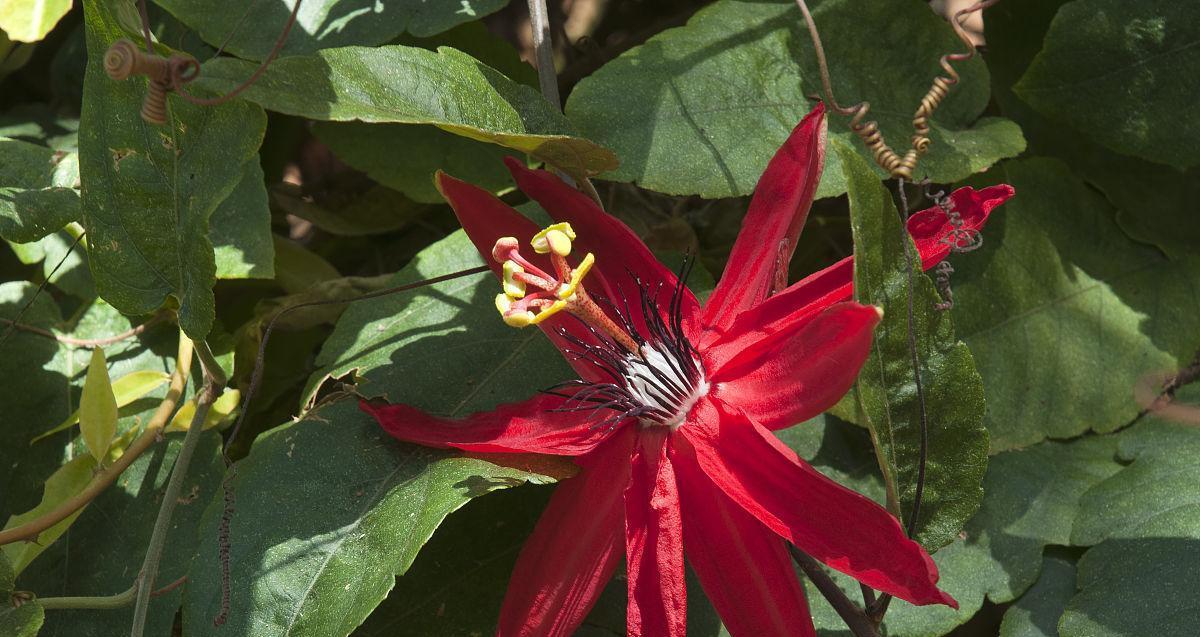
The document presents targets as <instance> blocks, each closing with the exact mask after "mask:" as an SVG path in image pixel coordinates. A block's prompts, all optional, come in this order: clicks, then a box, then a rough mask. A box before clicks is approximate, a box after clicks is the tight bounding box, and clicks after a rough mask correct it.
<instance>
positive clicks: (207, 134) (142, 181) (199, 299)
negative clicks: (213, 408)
mask: <svg viewBox="0 0 1200 637" xmlns="http://www.w3.org/2000/svg"><path fill="white" fill-rule="evenodd" d="M84 18H85V25H86V32H87V33H86V35H87V50H88V60H89V61H88V66H87V72H86V75H85V77H84V96H83V104H84V106H83V113H82V115H81V117H80V131H81V133H80V136H79V152H80V162H79V170H80V177H81V179H82V181H83V184H84V187H83V193H82V201H81V204H82V207H83V223H84V227H85V228H86V229H87V231H88V256H89V257H90V259H91V269H92V273H93V276H94V277H95V280H96V289H97V290H98V291H99V292H100V296H102V297H104V299H105V300H107V301H108V302H109V303H111V304H112V305H113V306H114V307H116V308H117V309H119V310H121V311H122V312H126V313H129V314H144V313H147V312H150V311H153V310H154V309H156V308H158V307H159V306H160V305H162V303H163V302H164V301H165V300H166V298H167V297H168V296H176V297H178V298H179V304H180V305H179V324H180V326H181V327H183V329H184V331H185V332H187V333H188V335H189V336H191V337H192V338H203V337H204V336H206V335H207V334H208V332H209V330H210V329H211V327H212V323H213V320H214V316H215V308H214V301H213V293H212V286H213V283H214V281H215V277H216V263H215V260H214V257H213V245H212V243H211V242H210V240H209V238H208V234H209V217H210V216H211V215H212V214H213V211H214V210H216V208H217V206H218V205H219V204H220V203H221V202H222V200H224V199H225V198H226V197H227V196H228V195H229V194H230V193H232V192H233V191H234V189H235V188H236V187H237V185H238V183H239V182H240V181H241V180H242V179H243V166H244V165H245V164H246V162H247V161H249V160H250V159H251V157H252V156H253V155H254V152H255V150H256V149H257V148H258V146H259V144H260V142H261V141H262V136H263V131H264V129H265V127H266V117H265V115H264V114H263V112H262V110H261V109H260V108H258V107H257V106H255V105H253V104H249V103H247V102H244V101H242V100H234V101H232V102H228V103H226V104H223V105H220V106H195V105H192V104H188V103H186V102H184V101H182V100H179V99H176V98H171V99H170V107H169V109H168V111H169V117H168V122H167V124H166V125H164V126H161V127H159V126H153V125H150V124H147V123H146V122H144V121H142V119H141V117H140V114H139V113H140V111H141V103H142V97H143V95H144V94H145V91H146V82H145V80H144V79H142V78H139V77H135V78H131V79H128V80H125V81H122V82H117V81H113V80H111V79H109V77H108V76H107V75H106V74H105V72H104V68H103V57H104V52H105V50H106V49H107V48H108V45H109V44H111V43H112V42H113V41H115V40H116V39H118V38H121V37H125V36H126V33H125V31H124V30H123V29H122V26H121V23H120V21H119V20H118V18H117V16H116V15H114V14H113V13H111V12H110V6H109V5H108V4H107V3H103V2H99V1H98V0H87V1H85V2H84Z"/></svg>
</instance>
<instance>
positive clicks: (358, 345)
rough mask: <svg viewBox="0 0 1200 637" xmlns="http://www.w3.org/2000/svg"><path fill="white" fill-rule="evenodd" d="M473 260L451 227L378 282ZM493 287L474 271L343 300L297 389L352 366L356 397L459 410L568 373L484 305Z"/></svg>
mask: <svg viewBox="0 0 1200 637" xmlns="http://www.w3.org/2000/svg"><path fill="white" fill-rule="evenodd" d="M481 263H482V261H481V260H480V257H479V253H478V252H477V251H476V250H475V247H474V246H473V245H472V244H471V242H470V240H468V239H467V237H466V234H465V233H463V232H462V231H458V232H455V233H454V234H452V235H450V236H449V237H447V238H446V239H443V240H441V241H439V242H437V243H435V244H433V245H432V246H430V247H429V248H426V249H425V250H424V251H422V252H421V253H420V254H419V255H418V256H417V258H416V259H414V260H413V262H412V263H411V264H410V265H409V266H408V267H406V268H404V269H403V270H401V271H400V272H398V273H397V274H396V276H395V277H394V278H393V279H392V280H391V281H389V283H388V284H389V287H390V286H397V285H403V284H406V283H412V282H415V281H419V280H421V279H425V278H429V277H434V276H438V275H442V274H447V273H450V272H455V271H458V270H463V269H466V268H470V267H474V266H477V265H480V264H481ZM498 289H499V288H498V287H497V283H496V281H495V279H494V278H493V277H491V276H490V275H488V274H475V275H471V276H469V277H464V278H460V279H452V280H450V281H445V282H442V283H438V284H436V285H431V286H428V287H423V288H419V289H416V290H413V291H410V292H402V293H400V294H393V295H391V296H385V297H380V298H377V299H371V300H369V301H362V302H360V303H355V304H353V305H352V306H350V307H349V308H347V309H346V311H345V313H343V314H342V317H341V318H340V319H339V320H338V323H337V327H336V328H335V329H334V331H333V334H331V335H330V336H329V339H328V340H327V341H325V345H324V347H322V348H321V353H320V354H319V355H318V356H317V365H318V370H317V372H316V373H314V374H313V376H312V377H311V378H310V379H309V382H308V388H307V389H306V390H305V392H304V393H305V395H306V396H311V395H312V393H313V392H314V391H315V390H316V388H317V387H318V386H319V384H320V383H321V381H322V380H323V379H325V378H329V377H342V376H344V375H346V374H348V373H350V372H354V373H355V375H356V376H358V377H360V378H361V379H362V384H361V385H360V386H359V388H358V391H360V392H362V393H363V394H364V395H366V396H382V397H385V398H387V399H388V400H391V401H393V402H407V403H410V404H413V405H416V406H418V407H421V408H423V409H427V410H430V411H433V412H435V413H440V414H444V415H448V416H465V415H467V414H469V413H471V412H473V411H477V410H479V409H483V408H486V407H490V406H491V405H494V404H496V403H498V402H512V401H516V400H523V399H525V398H527V397H529V396H531V395H532V394H533V393H534V392H535V391H537V390H539V389H544V388H546V387H549V386H550V385H553V384H554V383H556V382H559V381H561V380H563V379H565V378H571V377H572V376H573V375H574V374H573V373H572V372H571V370H570V367H568V366H567V364H566V362H565V361H564V360H563V359H562V357H561V356H560V355H559V353H558V351H557V350H556V349H555V348H554V346H553V345H551V344H550V341H549V340H547V339H546V337H545V336H543V335H542V333H541V331H540V330H518V329H514V328H512V327H509V326H508V325H505V324H504V322H503V321H501V320H500V317H499V316H498V315H497V314H496V309H495V305H494V303H495V297H496V293H497V292H496V290H498ZM414 370H419V372H414Z"/></svg>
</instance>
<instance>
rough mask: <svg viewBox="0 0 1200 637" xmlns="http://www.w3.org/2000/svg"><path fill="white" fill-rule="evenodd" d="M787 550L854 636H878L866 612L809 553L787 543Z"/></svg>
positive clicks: (877, 631) (876, 629)
mask: <svg viewBox="0 0 1200 637" xmlns="http://www.w3.org/2000/svg"><path fill="white" fill-rule="evenodd" d="M788 551H790V552H791V554H792V559H793V560H795V561H796V565H797V566H799V567H800V570H802V571H804V574H805V575H807V576H808V579H810V580H812V583H813V585H814V586H816V587H817V590H818V591H820V592H821V596H822V597H824V598H825V600H826V601H828V602H829V605H830V606H832V607H833V610H835V611H837V614H838V616H839V617H841V618H842V621H844V622H846V627H848V628H849V629H850V632H852V633H854V635H855V637H879V630H878V628H877V627H876V626H877V625H876V624H875V623H873V622H872V621H871V619H870V618H869V617H867V614H866V613H864V612H863V610H862V609H861V608H859V607H858V606H855V605H854V602H852V601H850V598H849V597H847V596H846V593H845V592H844V591H843V590H842V589H841V588H838V585H837V582H834V581H833V578H832V577H830V576H829V573H826V572H825V569H823V568H821V565H820V564H818V563H817V561H816V560H814V559H813V558H812V556H810V555H809V554H807V553H805V552H804V551H801V550H800V549H798V548H796V547H795V545H793V544H790V543H789V544H788Z"/></svg>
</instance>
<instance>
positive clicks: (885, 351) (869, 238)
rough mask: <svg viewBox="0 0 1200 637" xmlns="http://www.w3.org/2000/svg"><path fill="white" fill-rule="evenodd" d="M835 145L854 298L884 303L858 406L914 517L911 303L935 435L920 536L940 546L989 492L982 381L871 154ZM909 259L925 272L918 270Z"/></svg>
mask: <svg viewBox="0 0 1200 637" xmlns="http://www.w3.org/2000/svg"><path fill="white" fill-rule="evenodd" d="M833 146H834V149H835V151H836V153H835V154H837V155H838V156H839V157H840V158H841V160H842V168H843V169H844V170H845V172H846V182H847V185H848V188H849V191H850V193H849V195H850V225H851V228H852V229H853V230H854V253H855V255H856V256H855V262H854V288H855V296H856V299H857V300H858V302H860V303H863V304H867V305H876V306H878V307H881V308H883V321H882V322H880V324H879V326H878V327H876V328H875V343H874V346H873V350H872V353H871V356H870V358H868V359H867V362H866V363H865V364H864V365H863V370H862V372H861V373H860V374H859V379H858V382H857V384H856V390H855V391H856V395H857V399H858V405H859V407H860V408H861V409H862V410H864V415H865V417H866V419H867V423H868V426H869V427H870V430H871V433H872V437H873V438H874V440H875V441H876V445H877V447H878V452H879V454H880V462H881V464H882V467H883V475H884V479H885V481H886V482H887V483H888V485H889V491H891V490H894V492H892V493H890V494H889V495H890V497H898V498H899V504H900V510H901V511H902V512H903V513H904V515H905V516H908V515H910V512H911V511H912V510H913V502H914V497H915V493H916V488H917V481H918V478H917V475H918V471H919V467H918V465H919V458H920V455H921V449H920V447H921V418H920V408H921V406H920V404H919V403H918V401H917V399H916V391H915V389H916V388H915V378H914V375H913V369H912V359H911V353H910V348H909V337H908V335H909V309H908V308H909V306H910V303H911V307H912V310H911V312H912V314H911V316H912V321H913V323H912V329H913V330H914V333H915V335H916V339H917V350H918V353H919V357H920V361H921V378H922V380H923V386H924V390H925V391H924V393H925V408H926V410H927V412H928V418H927V424H928V434H927V437H928V441H929V445H928V453H927V461H926V465H925V481H924V497H923V498H922V501H921V509H920V518H919V519H918V520H917V522H916V526H915V529H916V532H915V533H914V534H913V535H914V537H916V539H918V540H919V541H920V542H921V543H922V544H923V545H924V546H925V547H926V548H927V549H929V550H935V549H937V548H938V547H940V546H943V545H945V544H947V543H949V542H950V541H951V540H952V539H954V537H955V536H957V535H958V532H959V530H961V529H962V526H963V524H964V523H965V522H966V521H967V520H968V519H969V518H970V517H971V516H972V515H973V514H974V513H975V510H976V509H977V508H978V507H979V502H980V500H981V499H982V497H983V491H982V489H981V482H982V480H983V475H984V471H985V470H986V468H987V450H988V442H987V440H988V436H987V430H985V429H984V428H983V424H982V422H983V386H982V382H981V380H980V378H979V373H978V372H976V371H975V364H974V361H973V360H972V358H971V352H970V350H968V349H967V346H966V345H964V344H963V343H962V342H961V341H959V340H958V339H957V338H956V337H955V335H954V327H953V325H952V324H951V322H950V317H949V315H947V314H946V313H944V312H939V311H938V310H937V309H935V307H934V306H935V305H936V304H937V303H938V302H939V301H940V298H939V297H938V294H937V291H936V290H935V289H934V287H933V282H932V281H930V280H929V278H928V277H926V276H925V275H924V274H922V273H921V272H920V271H919V268H920V263H921V259H920V256H919V255H918V254H917V252H916V248H915V247H913V245H912V242H911V241H910V240H909V239H908V234H907V233H906V232H905V231H904V229H903V226H902V225H901V222H900V218H899V216H898V215H897V212H896V208H895V206H894V205H893V204H892V201H891V197H890V196H888V194H887V191H886V190H885V189H884V188H883V186H881V185H880V184H879V180H878V179H877V178H876V177H875V175H873V174H872V173H871V170H870V168H869V166H868V164H867V162H866V160H864V159H862V158H861V157H859V156H857V155H856V154H855V153H854V152H853V151H852V150H851V149H850V148H849V147H848V146H846V145H845V144H843V143H841V142H837V141H835V142H834V143H833ZM905 251H908V257H909V258H908V259H906V256H905ZM909 262H911V263H912V267H913V268H914V269H917V271H916V272H913V273H911V275H910V273H909V269H908V268H909V265H908V263H909ZM910 285H911V288H910V287H909V286H910ZM910 289H911V294H912V295H913V296H912V299H911V301H910V299H909V294H910Z"/></svg>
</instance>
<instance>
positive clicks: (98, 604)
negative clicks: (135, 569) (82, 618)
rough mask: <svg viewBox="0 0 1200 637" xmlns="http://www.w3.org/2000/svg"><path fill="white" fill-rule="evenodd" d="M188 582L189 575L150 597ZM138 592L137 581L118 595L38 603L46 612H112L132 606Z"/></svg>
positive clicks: (68, 598)
mask: <svg viewBox="0 0 1200 637" xmlns="http://www.w3.org/2000/svg"><path fill="white" fill-rule="evenodd" d="M186 581H187V575H184V576H183V577H181V578H179V579H177V580H175V581H174V582H171V583H170V584H167V585H166V586H164V587H162V588H160V589H158V590H156V591H154V592H153V593H150V597H158V596H159V595H166V594H167V593H170V592H171V591H173V590H175V589H177V588H179V587H180V586H183V583H184V582H186ZM137 592H138V582H137V581H135V582H134V583H133V586H130V587H129V588H127V589H125V590H124V591H122V592H120V593H117V594H116V595H105V596H103V597H39V598H37V601H38V604H40V605H41V607H42V608H44V609H46V610H81V609H89V610H112V609H116V608H121V607H123V606H128V605H130V604H132V603H133V601H134V600H135V599H137Z"/></svg>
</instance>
